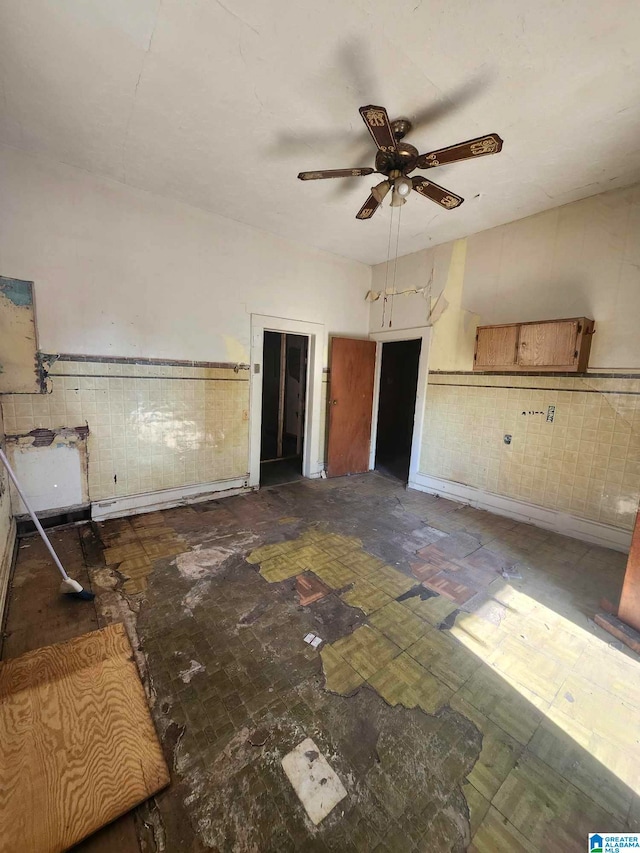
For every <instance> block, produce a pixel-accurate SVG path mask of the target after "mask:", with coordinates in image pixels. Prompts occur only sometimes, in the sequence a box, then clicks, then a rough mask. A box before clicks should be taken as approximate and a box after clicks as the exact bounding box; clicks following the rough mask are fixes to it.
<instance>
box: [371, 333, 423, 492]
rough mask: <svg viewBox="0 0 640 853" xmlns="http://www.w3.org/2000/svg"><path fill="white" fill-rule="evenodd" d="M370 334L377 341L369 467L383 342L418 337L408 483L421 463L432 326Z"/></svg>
mask: <svg viewBox="0 0 640 853" xmlns="http://www.w3.org/2000/svg"><path fill="white" fill-rule="evenodd" d="M369 338H370V340H372V341H376V370H375V375H374V380H373V411H372V414H371V448H370V452H369V470H370V471H373V470H374V469H375V467H376V441H377V438H378V409H379V406H380V378H381V375H382V345H383V344H386V343H390V342H391V341H415V340H418V339H420V340H421V341H422V345H421V347H420V358H419V359H418V385H417V387H416V405H415V410H414V415H413V436H412V438H411V457H410V459H409V482H408V485H409V486H411V484H412V482H413V481H414V480H415V476H416V474H417V473H418V467H419V465H420V441H421V438H422V429H423V427H424V412H425V403H426V398H427V383H428V379H429V346H430V344H431V326H415V327H414V328H411V329H388V330H386V331H381V332H371V333H370V334H369Z"/></svg>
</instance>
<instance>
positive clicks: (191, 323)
mask: <svg viewBox="0 0 640 853" xmlns="http://www.w3.org/2000/svg"><path fill="white" fill-rule="evenodd" d="M0 186H1V187H2V203H1V204H0V274H1V275H5V276H9V277H13V278H19V279H26V280H29V281H34V282H35V302H36V319H37V325H38V337H39V346H40V349H41V350H43V351H45V352H72V353H81V354H87V355H117V356H141V357H150V358H170V359H190V360H191V359H193V360H201V361H233V362H240V361H242V362H247V361H249V327H250V315H251V314H252V313H259V314H270V315H276V316H280V317H288V318H293V319H296V320H306V321H312V322H317V323H324V324H325V325H326V327H327V332H328V333H329V334H334V333H337V334H343V335H349V334H355V335H362V334H366V331H367V324H368V306H367V304H366V303H365V301H364V296H365V294H366V292H367V290H368V289H369V286H370V278H371V269H370V267H368V266H365V265H363V264H360V263H358V262H356V261H350V260H345V259H343V258H339V257H336V256H334V255H330V254H327V253H325V252H321V251H318V250H315V249H309V248H306V247H304V246H301V245H299V244H297V243H293V242H290V241H288V240H285V239H282V238H280V237H276V236H274V235H273V234H269V233H267V232H265V231H261V230H259V229H256V228H253V227H251V226H248V225H244V224H241V223H238V222H235V221H232V220H230V219H225V218H224V217H221V216H218V215H216V214H213V213H209V212H205V211H202V210H199V209H196V208H193V207H190V206H188V205H185V204H181V203H180V202H177V201H173V200H170V199H166V198H162V197H159V196H155V195H153V194H151V193H148V192H144V191H140V190H135V189H131V188H129V187H126V186H124V185H123V184H119V183H117V182H114V181H110V180H106V179H103V178H99V177H96V176H93V175H89V174H87V173H86V172H83V171H80V170H78V169H75V168H72V167H68V166H64V165H60V164H57V163H54V162H53V161H50V160H46V159H40V158H36V157H33V156H30V155H26V154H23V153H20V152H18V151H15V150H13V149H10V148H7V147H4V146H0ZM247 204H251V198H250V197H249V198H247Z"/></svg>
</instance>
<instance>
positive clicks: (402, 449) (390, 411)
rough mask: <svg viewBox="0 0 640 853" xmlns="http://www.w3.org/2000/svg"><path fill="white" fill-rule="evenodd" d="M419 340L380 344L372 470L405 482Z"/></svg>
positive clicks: (414, 410)
mask: <svg viewBox="0 0 640 853" xmlns="http://www.w3.org/2000/svg"><path fill="white" fill-rule="evenodd" d="M421 350H422V339H421V338H418V339H416V340H408V341H385V342H384V343H383V344H382V359H381V367H380V393H379V400H378V420H377V430H376V449H375V469H376V471H380V472H381V473H384V474H387V475H389V476H391V477H395V478H396V479H398V480H401V481H402V482H403V483H406V482H407V481H408V479H409V467H410V462H411V447H412V442H413V436H414V420H415V413H416V396H417V391H418V369H419V366H420V353H421Z"/></svg>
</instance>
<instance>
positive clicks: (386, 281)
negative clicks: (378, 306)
mask: <svg viewBox="0 0 640 853" xmlns="http://www.w3.org/2000/svg"><path fill="white" fill-rule="evenodd" d="M393 210H394V209H393V208H391V218H390V220H389V242H388V244H387V267H386V269H385V274H384V299H383V300H382V328H383V329H384V321H385V318H386V314H387V298H388V297H387V287H388V285H389V259H390V258H391V234H392V231H393Z"/></svg>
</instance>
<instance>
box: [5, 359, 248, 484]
mask: <svg viewBox="0 0 640 853" xmlns="http://www.w3.org/2000/svg"><path fill="white" fill-rule="evenodd" d="M49 377H50V379H49V384H50V388H51V393H50V394H33V395H31V394H8V395H3V396H2V397H1V398H0V401H1V405H2V410H3V413H4V428H5V432H6V434H7V435H24V434H25V433H28V432H30V431H31V430H33V429H37V428H47V429H58V428H62V427H76V426H80V425H84V424H88V426H89V464H88V472H89V494H90V498H91V500H92V501H96V500H103V499H105V498H113V497H119V496H124V495H135V494H140V493H143V492H150V491H157V490H160V489H168V488H173V487H177V486H185V485H192V484H197V483H209V482H214V481H219V480H227V479H232V478H236V477H244V476H245V475H246V473H247V469H248V464H249V463H248V448H249V414H248V413H249V371H248V370H247V369H239V370H238V371H237V372H236V370H235V369H234V367H233V366H232V365H225V366H220V365H216V366H211V365H207V364H203V363H199V362H195V363H193V364H189V363H175V362H174V363H155V362H150V361H149V362H144V363H142V362H139V363H133V362H132V360H126V359H122V360H118V359H104V360H102V359H95V360H92V359H89V358H84V357H72V356H63V357H61V358H59V359H58V360H57V361H55V362H54V363H53V364H52V366H51V370H50V373H49Z"/></svg>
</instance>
